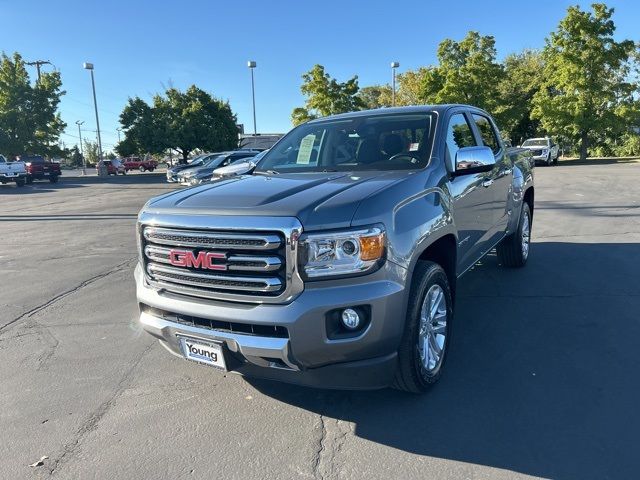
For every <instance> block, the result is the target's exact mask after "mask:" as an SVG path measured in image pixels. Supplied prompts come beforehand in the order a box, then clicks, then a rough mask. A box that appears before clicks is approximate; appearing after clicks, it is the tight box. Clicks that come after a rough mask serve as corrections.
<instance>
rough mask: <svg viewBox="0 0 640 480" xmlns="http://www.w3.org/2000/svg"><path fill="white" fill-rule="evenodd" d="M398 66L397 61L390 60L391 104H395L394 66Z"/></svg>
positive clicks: (393, 105)
mask: <svg viewBox="0 0 640 480" xmlns="http://www.w3.org/2000/svg"><path fill="white" fill-rule="evenodd" d="M399 66H400V63H399V62H391V106H392V107H395V106H396V68H398V67H399Z"/></svg>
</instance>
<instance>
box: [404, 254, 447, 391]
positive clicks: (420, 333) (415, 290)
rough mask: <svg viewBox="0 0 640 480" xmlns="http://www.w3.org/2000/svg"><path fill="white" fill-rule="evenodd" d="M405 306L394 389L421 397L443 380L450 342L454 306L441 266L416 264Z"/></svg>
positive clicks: (425, 263)
mask: <svg viewBox="0 0 640 480" xmlns="http://www.w3.org/2000/svg"><path fill="white" fill-rule="evenodd" d="M408 305H409V307H408V308H407V316H406V324H405V331H404V334H403V337H402V341H401V343H400V348H399V349H398V370H397V371H396V376H395V379H394V382H393V387H394V388H397V389H399V390H404V391H406V392H411V393H423V392H425V391H427V390H428V389H429V387H431V386H432V385H433V384H435V383H436V382H437V381H438V380H439V379H440V377H441V376H442V371H443V368H444V363H445V360H446V357H447V352H448V350H449V348H448V347H449V341H450V338H451V320H452V318H453V302H452V297H451V289H450V287H449V280H448V279H447V275H446V273H445V272H444V270H443V269H442V267H441V266H440V265H438V264H437V263H434V262H429V261H424V262H420V263H418V265H417V266H416V268H415V271H414V274H413V281H412V282H411V293H410V296H409V304H408Z"/></svg>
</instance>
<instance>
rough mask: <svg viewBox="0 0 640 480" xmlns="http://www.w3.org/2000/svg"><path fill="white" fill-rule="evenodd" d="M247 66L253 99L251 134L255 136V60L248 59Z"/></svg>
mask: <svg viewBox="0 0 640 480" xmlns="http://www.w3.org/2000/svg"><path fill="white" fill-rule="evenodd" d="M247 67H249V70H251V98H252V99H253V135H254V136H256V135H257V134H258V130H257V129H256V87H255V83H254V80H253V69H254V68H256V62H254V61H253V60H249V61H248V62H247Z"/></svg>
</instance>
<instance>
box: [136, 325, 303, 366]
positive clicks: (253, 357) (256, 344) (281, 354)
mask: <svg viewBox="0 0 640 480" xmlns="http://www.w3.org/2000/svg"><path fill="white" fill-rule="evenodd" d="M140 325H142V328H144V330H145V331H147V332H148V333H150V334H151V335H153V336H154V337H157V338H159V339H160V340H161V341H162V344H163V345H164V346H165V347H167V349H168V350H169V351H170V352H171V353H173V354H175V355H177V356H180V357H183V354H182V351H181V349H180V343H179V340H178V336H179V335H182V336H187V337H191V338H194V339H200V340H204V341H206V342H215V343H223V344H225V345H226V347H227V348H228V349H229V350H230V351H232V352H236V353H239V354H241V355H242V356H243V357H244V358H245V359H246V360H247V361H249V362H251V363H253V364H254V365H257V366H260V367H274V368H279V367H280V365H278V363H276V362H273V361H269V360H266V359H277V360H281V361H282V362H283V363H284V364H285V365H286V366H287V367H288V368H289V369H290V370H299V368H298V366H297V365H295V364H294V363H293V362H292V361H291V360H290V357H289V339H288V338H272V337H260V336H256V335H242V334H237V333H232V332H224V331H218V330H211V329H207V328H200V327H193V326H189V325H182V324H177V323H173V322H169V321H167V320H163V319H162V318H159V317H155V316H153V315H150V314H148V313H146V312H142V313H140Z"/></svg>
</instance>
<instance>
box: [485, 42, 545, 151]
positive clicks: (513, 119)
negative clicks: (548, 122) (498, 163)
mask: <svg viewBox="0 0 640 480" xmlns="http://www.w3.org/2000/svg"><path fill="white" fill-rule="evenodd" d="M503 65H504V77H503V79H502V81H501V82H500V84H499V88H498V93H499V103H498V105H497V106H496V110H495V111H494V112H493V113H494V114H495V116H496V119H497V120H498V123H499V124H500V128H502V129H503V130H504V131H506V132H507V136H508V137H509V139H510V140H511V141H512V142H514V144H516V143H517V144H520V143H522V141H524V140H526V139H527V138H531V137H534V136H536V135H539V134H541V133H542V132H540V120H538V119H536V118H532V116H531V111H532V109H533V105H532V100H533V97H534V95H535V94H536V93H537V92H538V91H540V88H541V87H542V79H543V76H542V75H541V74H540V72H542V71H543V70H544V60H543V59H542V55H541V54H540V52H538V51H536V50H525V51H523V52H522V53H517V54H515V53H514V54H510V55H508V56H507V57H506V58H505V59H504V62H503Z"/></svg>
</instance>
